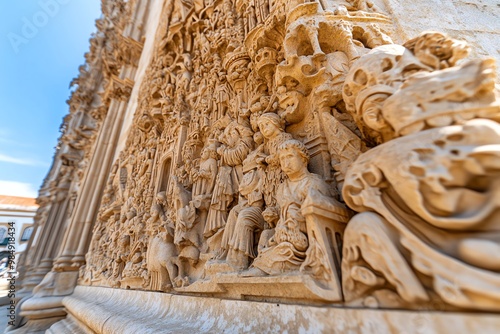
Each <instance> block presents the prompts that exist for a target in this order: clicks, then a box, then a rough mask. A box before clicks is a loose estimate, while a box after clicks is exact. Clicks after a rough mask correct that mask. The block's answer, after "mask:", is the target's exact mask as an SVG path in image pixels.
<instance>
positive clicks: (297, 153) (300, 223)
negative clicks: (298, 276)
mask: <svg viewBox="0 0 500 334" xmlns="http://www.w3.org/2000/svg"><path fill="white" fill-rule="evenodd" d="M278 149H279V161H280V166H281V169H282V170H283V172H284V173H285V174H286V175H287V179H286V180H285V181H284V182H283V183H282V184H281V185H280V186H279V188H278V191H277V193H276V198H277V205H278V207H279V220H278V223H277V225H276V229H275V234H274V236H273V237H272V238H271V239H270V240H269V241H268V244H267V247H265V248H263V249H262V250H261V251H260V252H259V255H258V256H257V258H256V259H255V261H254V262H253V267H254V268H255V269H258V270H260V271H261V272H263V273H265V274H269V275H279V274H282V273H284V272H288V271H298V270H299V268H300V265H301V264H302V263H303V262H304V260H305V257H306V250H307V247H308V244H309V243H308V239H307V235H306V233H307V228H306V222H305V218H304V216H303V215H302V213H301V206H302V203H303V202H304V201H305V199H306V198H307V196H308V194H309V193H310V192H311V191H316V192H318V193H320V194H322V195H324V196H327V197H331V189H330V186H328V185H327V184H326V182H325V181H324V180H323V179H322V178H321V177H320V176H319V175H316V174H313V173H311V172H309V171H308V169H307V164H308V162H309V153H308V151H307V148H306V147H305V146H304V144H303V143H302V142H300V141H298V140H295V139H291V140H288V141H286V142H284V143H283V144H281V145H280V146H279V148H278ZM251 274H258V271H256V270H253V273H251Z"/></svg>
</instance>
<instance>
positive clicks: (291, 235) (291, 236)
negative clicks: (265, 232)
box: [274, 221, 308, 251]
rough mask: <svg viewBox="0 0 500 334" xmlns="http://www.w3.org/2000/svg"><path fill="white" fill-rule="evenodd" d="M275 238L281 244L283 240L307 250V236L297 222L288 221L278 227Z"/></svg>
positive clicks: (299, 248) (297, 247) (300, 249)
mask: <svg viewBox="0 0 500 334" xmlns="http://www.w3.org/2000/svg"><path fill="white" fill-rule="evenodd" d="M274 240H276V243H278V244H280V243H282V242H289V243H291V244H292V245H293V246H294V247H295V248H296V249H297V250H298V251H305V250H306V249H307V246H308V242H307V237H306V235H305V234H304V233H302V232H301V231H300V230H299V228H298V226H297V224H295V223H294V222H292V223H291V224H290V221H287V222H286V223H285V225H280V226H277V227H276V230H275V234H274Z"/></svg>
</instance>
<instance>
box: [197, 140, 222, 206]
mask: <svg viewBox="0 0 500 334" xmlns="http://www.w3.org/2000/svg"><path fill="white" fill-rule="evenodd" d="M216 159H217V149H216V146H215V144H210V145H208V146H206V147H205V148H203V150H202V151H201V159H200V166H199V169H198V171H197V172H195V174H194V177H193V181H194V184H193V200H196V201H204V200H206V197H207V196H208V198H211V195H212V192H213V190H214V187H215V179H216V177H217V160H216ZM200 205H201V203H200V204H199V205H197V207H199V206H200Z"/></svg>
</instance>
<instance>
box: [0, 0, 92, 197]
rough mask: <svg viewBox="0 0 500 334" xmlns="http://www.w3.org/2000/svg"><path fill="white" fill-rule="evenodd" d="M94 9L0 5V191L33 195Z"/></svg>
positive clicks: (48, 2) (71, 1)
mask: <svg viewBox="0 0 500 334" xmlns="http://www.w3.org/2000/svg"><path fill="white" fill-rule="evenodd" d="M100 4H101V1H100V0H8V1H0V194H4V195H13V196H27V197H36V195H37V192H38V189H39V188H40V186H41V184H42V181H43V179H44V177H45V175H46V174H47V172H48V170H49V168H50V164H51V161H52V157H53V155H54V152H55V150H54V147H55V146H56V144H57V139H58V138H59V136H60V132H59V126H60V125H61V122H62V118H63V116H64V115H65V114H67V112H68V105H67V104H66V100H67V99H68V97H69V94H70V90H69V83H70V82H71V80H72V78H74V77H75V76H77V74H78V66H79V65H81V64H82V63H83V62H84V57H83V55H84V53H85V52H87V51H88V49H89V38H90V35H91V33H92V32H94V31H95V24H94V22H95V19H97V18H98V17H99V16H100Z"/></svg>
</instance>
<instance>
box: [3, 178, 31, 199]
mask: <svg viewBox="0 0 500 334" xmlns="http://www.w3.org/2000/svg"><path fill="white" fill-rule="evenodd" d="M0 195H7V196H19V197H32V198H35V197H37V196H38V191H37V190H36V189H35V187H33V185H32V184H31V183H24V182H15V181H4V180H0Z"/></svg>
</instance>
